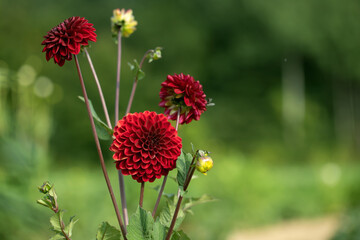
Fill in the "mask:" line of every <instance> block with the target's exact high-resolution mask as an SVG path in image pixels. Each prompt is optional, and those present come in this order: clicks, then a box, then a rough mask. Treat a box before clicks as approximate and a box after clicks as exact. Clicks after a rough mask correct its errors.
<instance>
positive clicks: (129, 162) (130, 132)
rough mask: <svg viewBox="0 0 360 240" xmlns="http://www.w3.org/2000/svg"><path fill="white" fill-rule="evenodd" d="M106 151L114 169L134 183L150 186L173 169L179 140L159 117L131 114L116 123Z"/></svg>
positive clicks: (159, 115)
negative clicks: (111, 158) (110, 142)
mask: <svg viewBox="0 0 360 240" xmlns="http://www.w3.org/2000/svg"><path fill="white" fill-rule="evenodd" d="M114 138H115V139H114V141H113V143H112V144H111V147H110V150H111V151H113V152H115V153H114V155H113V158H114V160H115V163H116V168H117V169H119V170H121V172H122V174H124V175H131V176H132V178H133V179H135V180H136V181H138V182H147V181H150V182H153V181H154V180H155V179H156V178H161V176H162V175H167V174H168V172H169V171H170V170H172V169H174V168H175V167H176V160H177V158H178V156H179V155H180V153H181V147H182V144H181V138H180V137H179V136H178V135H177V131H176V130H175V128H174V127H173V126H171V124H170V123H169V121H168V120H167V118H166V116H164V115H163V114H157V113H155V112H149V111H146V112H143V113H133V114H128V115H126V116H125V117H124V118H123V119H121V120H119V121H118V123H117V125H116V126H115V129H114Z"/></svg>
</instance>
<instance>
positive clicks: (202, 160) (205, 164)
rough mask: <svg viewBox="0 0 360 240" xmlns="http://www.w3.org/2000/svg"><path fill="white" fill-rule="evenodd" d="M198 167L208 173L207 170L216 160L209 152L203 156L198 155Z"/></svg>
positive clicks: (205, 173)
mask: <svg viewBox="0 0 360 240" xmlns="http://www.w3.org/2000/svg"><path fill="white" fill-rule="evenodd" d="M195 166H196V169H197V170H198V171H199V172H201V173H203V174H204V175H207V171H209V170H210V169H211V168H212V167H213V166H214V161H213V160H212V158H211V157H210V156H208V154H204V155H203V156H200V157H198V159H197V162H196V165H195Z"/></svg>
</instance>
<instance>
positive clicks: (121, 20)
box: [111, 9, 137, 37]
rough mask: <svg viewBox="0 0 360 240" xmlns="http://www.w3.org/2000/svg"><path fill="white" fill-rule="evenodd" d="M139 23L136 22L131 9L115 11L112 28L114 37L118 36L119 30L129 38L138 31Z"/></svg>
mask: <svg viewBox="0 0 360 240" xmlns="http://www.w3.org/2000/svg"><path fill="white" fill-rule="evenodd" d="M136 25H137V21H135V19H134V16H133V12H132V10H131V9H128V10H126V11H125V9H121V10H120V9H114V11H113V16H112V17H111V28H112V32H113V35H114V36H117V34H118V32H119V30H120V32H121V35H122V36H123V37H129V36H130V35H131V34H132V33H133V32H134V31H135V30H136Z"/></svg>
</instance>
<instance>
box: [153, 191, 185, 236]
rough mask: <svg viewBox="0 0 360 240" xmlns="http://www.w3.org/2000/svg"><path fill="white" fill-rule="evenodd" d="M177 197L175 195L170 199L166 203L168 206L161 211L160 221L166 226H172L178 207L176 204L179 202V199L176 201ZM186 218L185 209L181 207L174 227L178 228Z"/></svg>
mask: <svg viewBox="0 0 360 240" xmlns="http://www.w3.org/2000/svg"><path fill="white" fill-rule="evenodd" d="M176 199H177V198H176V197H174V198H173V199H172V200H168V201H167V203H166V207H164V208H163V210H162V211H161V212H160V217H159V220H160V223H161V224H162V225H163V226H165V227H168V228H169V227H170V224H171V221H172V218H173V216H174V213H175V209H176V204H177V201H175V200H176ZM184 218H185V214H184V212H183V210H182V209H179V213H178V216H177V218H176V222H175V226H174V229H177V228H178V227H179V226H180V225H181V223H182V221H183V220H184Z"/></svg>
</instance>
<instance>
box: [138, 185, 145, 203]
mask: <svg viewBox="0 0 360 240" xmlns="http://www.w3.org/2000/svg"><path fill="white" fill-rule="evenodd" d="M144 189H145V183H144V182H142V183H141V187H140V201H139V205H140V207H142V206H143V201H144Z"/></svg>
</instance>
